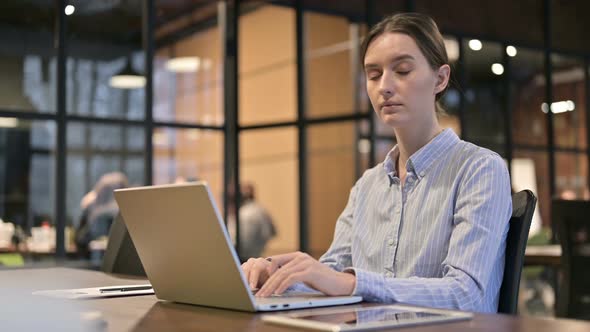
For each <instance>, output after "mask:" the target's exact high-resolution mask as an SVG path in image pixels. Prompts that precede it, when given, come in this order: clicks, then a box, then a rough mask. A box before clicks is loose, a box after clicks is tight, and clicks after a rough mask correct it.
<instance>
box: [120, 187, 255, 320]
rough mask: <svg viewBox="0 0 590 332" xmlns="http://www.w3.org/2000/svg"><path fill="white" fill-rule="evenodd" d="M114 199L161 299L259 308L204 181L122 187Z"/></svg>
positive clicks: (249, 308) (247, 308)
mask: <svg viewBox="0 0 590 332" xmlns="http://www.w3.org/2000/svg"><path fill="white" fill-rule="evenodd" d="M115 199H116V200H117V203H118V204H119V208H120V210H121V214H122V215H123V218H124V219H125V223H126V225H127V228H128V229H129V234H130V235H131V238H132V240H133V243H134V244H135V246H136V248H137V252H138V254H139V257H140V259H141V262H142V264H143V266H144V268H145V271H146V274H147V276H148V279H149V280H150V282H151V284H152V286H153V287H154V291H155V293H156V296H157V297H158V298H160V299H164V300H171V301H176V302H183V303H190V304H197V305H205V306H213V307H220V308H228V309H237V310H245V311H255V310H256V309H255V306H254V298H253V296H252V294H251V292H250V290H249V287H248V286H247V283H246V280H245V277H244V275H243V274H242V271H241V268H240V263H239V260H238V257H237V255H236V253H235V251H234V249H233V245H232V243H231V240H230V238H229V235H228V233H227V230H226V228H225V225H223V224H222V223H223V222H222V218H221V215H220V213H219V211H218V209H217V206H216V204H215V201H214V198H213V195H212V194H211V191H210V190H209V187H208V186H207V184H206V183H205V182H194V183H189V184H174V185H161V186H148V187H137V188H128V189H119V190H115Z"/></svg>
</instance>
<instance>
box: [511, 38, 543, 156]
mask: <svg viewBox="0 0 590 332" xmlns="http://www.w3.org/2000/svg"><path fill="white" fill-rule="evenodd" d="M510 61H511V65H510V77H509V78H510V81H509V84H510V94H511V96H510V101H511V103H510V107H511V109H512V135H513V139H514V144H517V145H518V144H520V145H537V146H538V145H541V146H545V145H547V116H546V114H545V113H543V111H542V110H541V105H542V104H543V103H544V102H545V84H544V82H545V76H544V67H545V66H544V63H543V53H542V52H540V51H532V50H529V49H525V48H520V47H519V48H518V53H517V55H516V56H515V57H511V58H510Z"/></svg>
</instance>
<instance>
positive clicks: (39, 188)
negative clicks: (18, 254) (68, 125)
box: [0, 118, 55, 251]
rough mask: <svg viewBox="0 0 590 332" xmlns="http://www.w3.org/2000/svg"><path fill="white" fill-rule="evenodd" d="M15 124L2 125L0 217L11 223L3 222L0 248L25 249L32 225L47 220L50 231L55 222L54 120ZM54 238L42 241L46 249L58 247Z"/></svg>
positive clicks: (39, 224)
mask: <svg viewBox="0 0 590 332" xmlns="http://www.w3.org/2000/svg"><path fill="white" fill-rule="evenodd" d="M5 119H6V118H0V123H1V122H2V120H5ZM13 124H14V125H13V126H6V125H5V124H4V125H2V126H0V219H1V220H3V221H4V222H5V223H10V225H8V224H6V225H4V226H2V234H1V236H0V249H4V250H16V248H17V247H18V248H19V250H23V251H26V250H27V248H26V246H25V244H26V243H28V237H30V235H31V231H32V229H33V227H35V230H36V229H37V227H40V226H41V225H42V224H46V228H47V230H48V231H49V230H50V229H54V228H53V227H54V225H55V220H54V217H55V209H54V208H55V199H54V197H55V196H54V193H55V183H54V174H55V173H54V172H55V124H54V123H53V122H50V121H37V120H35V121H28V120H20V119H19V120H17V121H15V122H14V123H13ZM8 228H10V229H11V230H10V232H11V234H7V233H5V232H8ZM52 239H53V242H51V239H45V240H47V241H44V243H43V245H44V246H45V247H46V248H47V250H50V249H51V248H53V247H55V238H52ZM14 240H17V241H16V242H14Z"/></svg>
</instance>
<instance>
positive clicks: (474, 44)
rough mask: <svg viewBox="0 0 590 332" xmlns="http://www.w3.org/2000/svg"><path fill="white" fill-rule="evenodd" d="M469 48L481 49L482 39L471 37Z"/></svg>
mask: <svg viewBox="0 0 590 332" xmlns="http://www.w3.org/2000/svg"><path fill="white" fill-rule="evenodd" d="M469 48H470V49H472V50H474V51H479V50H481V48H482V44H481V41H479V39H471V40H470V41H469Z"/></svg>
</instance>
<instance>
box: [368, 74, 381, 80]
mask: <svg viewBox="0 0 590 332" xmlns="http://www.w3.org/2000/svg"><path fill="white" fill-rule="evenodd" d="M380 76H381V74H369V75H368V77H369V80H370V81H374V80H376V79H378V78H379V77H380Z"/></svg>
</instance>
